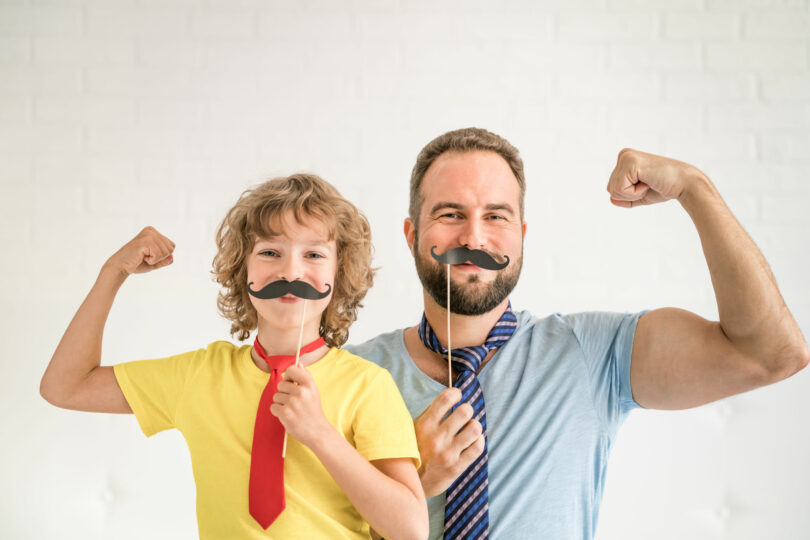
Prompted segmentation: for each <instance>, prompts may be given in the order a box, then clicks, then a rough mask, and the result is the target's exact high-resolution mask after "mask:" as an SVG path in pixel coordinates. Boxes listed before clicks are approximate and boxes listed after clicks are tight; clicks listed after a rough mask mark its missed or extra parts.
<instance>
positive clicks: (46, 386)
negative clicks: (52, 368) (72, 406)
mask: <svg viewBox="0 0 810 540" xmlns="http://www.w3.org/2000/svg"><path fill="white" fill-rule="evenodd" d="M39 395H40V396H42V399H44V400H45V401H47V402H48V403H50V404H51V405H53V406H55V407H62V408H64V404H63V403H64V399H63V396H60V393H59V391H58V388H56V387H55V386H54V385H53V384H52V383H51V382H50V380H49V379H48V376H47V374H46V375H44V376H43V377H42V380H41V381H40V382H39Z"/></svg>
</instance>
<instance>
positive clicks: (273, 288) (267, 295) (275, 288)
mask: <svg viewBox="0 0 810 540" xmlns="http://www.w3.org/2000/svg"><path fill="white" fill-rule="evenodd" d="M251 285H253V282H252V281H251V282H250V283H248V292H249V293H250V294H251V296H255V297H256V298H259V299H261V300H269V299H271V298H279V297H281V296H284V295H286V294H291V295H293V296H297V297H298V298H303V299H305V300H320V299H321V298H326V297H327V296H329V293H331V292H332V286H331V285H329V284H328V283H327V284H326V287H327V289H326V291H325V292H320V291H319V290H318V289H316V288H315V287H313V286H312V285H310V284H309V283H307V282H305V281H299V280H295V281H284V280H283V279H280V280H278V281H273V282H272V283H268V284H267V285H265V286H264V287H262V288H261V289H259V290H258V291H254V290H253V289H251V288H250V286H251Z"/></svg>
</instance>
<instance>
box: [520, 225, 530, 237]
mask: <svg viewBox="0 0 810 540" xmlns="http://www.w3.org/2000/svg"><path fill="white" fill-rule="evenodd" d="M526 225H528V224H527V223H526V222H525V221H524V222H523V225H521V226H520V227H521V228H522V229H523V239H524V240H525V239H526Z"/></svg>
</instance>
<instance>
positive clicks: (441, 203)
mask: <svg viewBox="0 0 810 540" xmlns="http://www.w3.org/2000/svg"><path fill="white" fill-rule="evenodd" d="M445 208H453V209H455V210H463V209H464V205H462V204H459V203H454V202H449V201H439V202H437V203H436V204H434V205H433V208H431V209H430V213H431V214H435V213H436V212H438V211H439V210H444V209H445Z"/></svg>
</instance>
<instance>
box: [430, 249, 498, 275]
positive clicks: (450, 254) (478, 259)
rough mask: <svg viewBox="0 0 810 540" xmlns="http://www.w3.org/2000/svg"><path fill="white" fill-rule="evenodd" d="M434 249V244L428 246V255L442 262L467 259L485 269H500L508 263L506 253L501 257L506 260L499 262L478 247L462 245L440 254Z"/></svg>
mask: <svg viewBox="0 0 810 540" xmlns="http://www.w3.org/2000/svg"><path fill="white" fill-rule="evenodd" d="M435 249H436V246H433V247H432V248H430V255H431V256H432V257H433V258H434V259H436V260H437V261H439V262H440V263H442V264H464V263H466V262H468V261H469V262H471V263H473V264H474V265H475V266H478V267H480V268H484V269H485V270H501V269H503V268H506V265H507V264H509V256H508V255H504V256H503V258H504V259H506V262H505V263H503V264H500V263H499V262H498V261H496V260H495V259H493V258H492V256H491V255H490V254H489V253H487V252H486V251H482V250H480V249H467V248H465V247H463V246H462V247H457V248H453V249H448V250H447V251H445V252H444V253H442V254H441V255H437V254H436V252H435V251H434V250H435Z"/></svg>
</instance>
